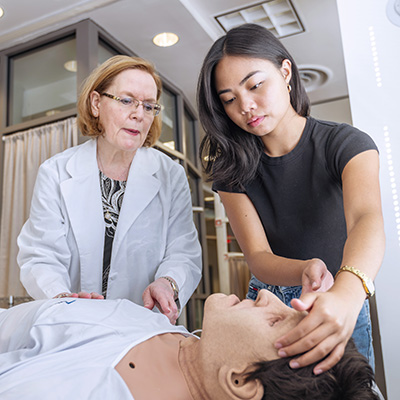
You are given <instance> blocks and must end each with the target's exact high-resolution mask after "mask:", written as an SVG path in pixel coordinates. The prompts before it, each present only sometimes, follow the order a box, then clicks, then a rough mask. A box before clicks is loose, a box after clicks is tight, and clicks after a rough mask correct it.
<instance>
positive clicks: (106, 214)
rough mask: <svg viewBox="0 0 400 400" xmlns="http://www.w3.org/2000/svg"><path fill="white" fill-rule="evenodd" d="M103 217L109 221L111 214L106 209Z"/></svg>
mask: <svg viewBox="0 0 400 400" xmlns="http://www.w3.org/2000/svg"><path fill="white" fill-rule="evenodd" d="M104 218H105V219H106V220H108V221H111V214H110V212H109V211H107V212H106V213H105V214H104Z"/></svg>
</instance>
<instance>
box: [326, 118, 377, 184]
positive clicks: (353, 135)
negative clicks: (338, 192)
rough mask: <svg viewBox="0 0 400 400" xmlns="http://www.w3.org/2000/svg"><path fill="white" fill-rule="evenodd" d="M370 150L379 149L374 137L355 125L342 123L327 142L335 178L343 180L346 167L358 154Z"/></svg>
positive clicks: (330, 165)
mask: <svg viewBox="0 0 400 400" xmlns="http://www.w3.org/2000/svg"><path fill="white" fill-rule="evenodd" d="M368 150H376V151H378V147H377V146H376V144H375V142H374V141H373V139H372V138H371V137H370V136H369V135H368V134H366V133H365V132H362V131H360V130H359V129H357V128H354V127H353V126H350V125H347V124H340V125H338V126H337V129H336V130H335V131H334V132H332V134H331V138H330V140H329V141H328V142H327V147H326V159H327V162H328V166H329V168H330V170H331V171H332V173H333V174H334V176H335V178H336V179H337V180H338V181H341V176H342V172H343V169H344V167H345V166H346V165H347V163H348V162H349V161H350V160H351V159H352V158H353V157H355V156H356V155H358V154H360V153H363V152H364V151H368Z"/></svg>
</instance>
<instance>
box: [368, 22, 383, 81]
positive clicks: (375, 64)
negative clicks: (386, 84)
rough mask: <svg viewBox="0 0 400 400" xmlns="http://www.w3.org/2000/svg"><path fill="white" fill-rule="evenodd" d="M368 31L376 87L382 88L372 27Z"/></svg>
mask: <svg viewBox="0 0 400 400" xmlns="http://www.w3.org/2000/svg"><path fill="white" fill-rule="evenodd" d="M368 30H369V40H370V42H371V43H370V44H371V53H372V61H373V62H374V71H375V80H376V86H378V87H382V78H381V70H380V67H379V58H378V49H377V46H376V37H375V32H374V27H373V26H370V27H369V28H368Z"/></svg>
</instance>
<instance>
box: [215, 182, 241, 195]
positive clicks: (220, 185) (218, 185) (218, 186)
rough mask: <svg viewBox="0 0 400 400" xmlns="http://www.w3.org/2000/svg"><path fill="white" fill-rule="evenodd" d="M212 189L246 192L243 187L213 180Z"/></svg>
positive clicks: (216, 190)
mask: <svg viewBox="0 0 400 400" xmlns="http://www.w3.org/2000/svg"><path fill="white" fill-rule="evenodd" d="M212 190H213V191H214V192H218V191H221V192H228V193H246V191H245V190H244V189H240V188H239V187H238V186H232V185H227V184H224V183H223V182H213V184H212Z"/></svg>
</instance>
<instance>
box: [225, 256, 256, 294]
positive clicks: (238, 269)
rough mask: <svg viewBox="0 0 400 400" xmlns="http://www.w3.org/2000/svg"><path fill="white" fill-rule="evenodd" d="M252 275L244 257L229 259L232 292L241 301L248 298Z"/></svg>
mask: <svg viewBox="0 0 400 400" xmlns="http://www.w3.org/2000/svg"><path fill="white" fill-rule="evenodd" d="M250 278H251V273H250V270H249V267H248V265H247V262H246V261H245V259H244V257H230V258H229V280H230V292H231V293H232V294H236V296H238V297H239V299H240V300H243V299H245V298H246V294H247V290H248V285H249V281H250Z"/></svg>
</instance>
